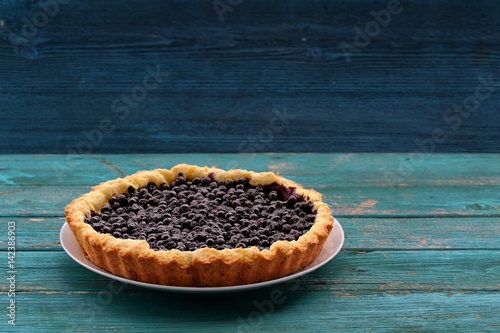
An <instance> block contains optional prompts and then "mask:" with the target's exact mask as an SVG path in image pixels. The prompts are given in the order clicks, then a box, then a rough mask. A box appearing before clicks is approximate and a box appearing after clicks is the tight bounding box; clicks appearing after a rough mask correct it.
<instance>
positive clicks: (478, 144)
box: [0, 0, 500, 153]
mask: <svg viewBox="0 0 500 333" xmlns="http://www.w3.org/2000/svg"><path fill="white" fill-rule="evenodd" d="M402 6H403V8H404V10H403V11H402V12H401V13H399V14H397V15H392V17H391V21H390V25H389V26H387V27H384V28H383V29H381V30H380V33H377V34H376V36H373V38H370V41H369V43H367V45H366V46H365V47H362V48H361V49H360V51H359V52H353V54H352V55H350V56H347V57H346V52H344V51H343V50H342V48H341V47H340V45H341V43H349V44H351V45H353V43H354V39H355V38H356V31H355V30H354V29H355V28H359V29H361V30H362V29H364V28H365V27H366V24H367V23H369V22H375V21H374V18H373V16H372V14H370V13H371V11H375V12H378V11H380V10H383V9H384V8H386V7H387V3H385V2H379V3H377V4H374V3H373V2H371V1H356V2H352V1H346V0H342V1H335V2H334V3H332V2H330V1H314V2H308V3H304V2H303V1H299V0H294V1H273V2H267V1H263V0H257V1H255V3H254V5H252V6H251V5H250V4H245V3H241V4H239V5H238V6H236V7H235V8H234V10H233V11H231V12H227V13H226V15H225V20H224V22H221V21H220V18H219V16H218V15H217V12H216V10H215V9H214V6H213V2H206V3H203V4H200V3H199V2H198V1H184V2H183V3H182V5H181V4H179V3H177V2H174V1H159V0H154V1H152V2H151V4H150V6H147V8H137V6H136V5H135V3H133V2H132V1H129V0H127V1H122V2H120V3H119V4H111V3H107V2H97V1H92V2H91V3H80V2H74V3H67V4H64V5H61V6H60V8H59V11H58V13H57V15H55V17H53V18H51V19H49V20H48V22H47V23H46V24H44V25H43V27H40V28H39V29H37V31H36V33H34V35H35V36H28V38H26V37H22V36H21V35H22V29H23V25H24V24H26V23H25V21H26V20H27V21H30V20H33V17H34V14H35V13H37V12H40V10H41V9H40V5H39V4H37V3H31V4H30V5H25V4H20V3H18V2H16V1H6V2H5V5H4V6H3V8H2V17H1V20H2V25H1V26H0V33H1V35H2V39H1V40H0V60H1V62H2V64H3V66H1V67H0V75H1V76H2V77H4V78H5V80H3V81H2V82H0V90H1V91H2V92H3V94H1V95H0V105H1V111H2V112H1V115H0V132H1V133H2V134H3V135H2V136H0V152H2V153H19V152H23V153H33V152H43V153H66V152H68V146H69V147H70V148H71V147H73V149H74V148H75V147H77V146H78V145H79V144H81V143H82V142H84V141H85V140H87V139H86V136H85V134H84V131H91V130H95V129H96V128H99V122H100V121H101V120H103V119H108V118H109V119H112V121H113V123H114V125H116V129H115V130H114V131H113V133H112V135H106V136H105V138H104V139H103V141H102V142H101V143H100V144H97V145H93V146H92V147H91V150H92V152H93V153H96V152H101V153H109V152H125V153H130V152H137V151H142V152H184V151H194V152H210V151H211V152H213V151H216V152H238V151H239V147H240V145H241V144H242V143H244V142H245V140H247V137H248V136H251V135H256V134H258V133H259V131H261V130H262V129H263V128H266V126H268V125H269V121H270V119H271V118H272V117H273V115H272V112H273V111H272V110H273V108H274V106H275V105H278V106H279V107H280V108H281V107H287V110H289V112H290V114H292V115H293V116H294V119H292V120H291V122H290V124H289V126H287V128H286V130H283V131H281V132H279V133H277V132H276V133H273V134H274V136H275V138H274V140H272V141H271V142H268V143H267V144H266V145H264V147H263V149H262V150H261V151H322V152H331V151H344V152H352V151H365V152H366V151H368V152H371V151H392V152H400V151H406V152H408V151H413V150H416V149H417V150H418V149H419V147H418V145H417V144H416V141H415V140H426V139H429V138H430V137H431V135H432V131H433V130H434V129H437V128H441V129H444V130H445V131H446V133H447V135H448V138H447V140H445V141H444V142H442V143H440V144H439V145H437V146H436V151H438V152H445V151H452V152H457V151H461V152H464V151H473V152H488V151H489V152H498V151H499V144H498V143H499V142H500V140H499V134H498V133H499V131H498V124H499V115H498V112H496V110H497V106H498V105H497V104H498V103H497V99H498V98H497V97H498V91H499V90H498V89H496V88H495V89H496V90H495V92H494V93H493V94H492V95H491V96H490V98H487V99H485V100H483V101H481V105H480V107H479V108H478V109H477V111H476V112H474V113H473V114H472V116H470V117H468V118H460V117H459V120H461V124H460V125H459V126H458V129H453V128H452V127H451V126H450V122H449V119H448V121H445V119H444V118H445V117H444V114H445V112H446V111H447V110H448V109H449V108H450V107H452V106H453V105H454V104H461V103H463V101H464V100H465V99H466V98H467V97H468V96H474V95H473V94H474V93H475V88H476V87H477V86H478V85H480V84H481V83H480V81H479V77H480V76H484V77H488V75H491V76H492V78H493V80H494V81H495V82H498V81H499V80H498V78H499V77H500V72H499V70H498V68H500V66H499V63H500V57H499V56H498V54H497V53H496V52H495V50H496V49H497V48H498V44H499V40H498V34H497V29H496V27H497V26H498V22H499V21H498V15H496V13H498V11H499V4H498V3H497V2H496V1H493V0H489V1H481V2H480V3H467V4H460V5H457V4H456V3H455V2H454V1H451V0H439V1H437V2H433V3H432V4H431V3H424V2H405V3H404V4H403V5H402ZM450 8H453V11H451V10H450ZM42 13H43V12H42ZM81 13H85V15H81ZM450 13H453V15H451V14H450ZM131 18H133V24H130V19H131ZM277 18H278V19H277ZM24 19H25V20H24ZM12 34H14V35H16V38H14V40H15V41H13V39H12ZM16 47H19V50H17V51H18V52H17V53H16V50H15V49H16ZM348 58H349V59H348ZM156 65H160V66H161V69H162V71H164V72H166V71H168V72H169V73H170V74H169V76H168V77H164V80H163V82H160V83H161V84H159V85H158V87H157V88H155V89H154V90H150V91H148V92H147V98H145V99H144V100H143V101H141V103H139V105H136V106H135V107H133V108H132V109H131V110H130V111H132V112H130V115H129V116H128V117H126V119H124V120H120V119H119V118H117V114H116V112H113V111H112V107H111V106H112V103H113V101H114V100H116V99H120V98H121V95H122V94H129V95H130V93H131V91H132V89H133V88H136V87H140V86H141V82H142V80H143V78H144V77H145V75H146V70H147V67H148V66H150V67H155V66H156ZM54 73H56V75H54ZM54 91H57V94H56V95H54V94H53V92H54ZM28 94H29V98H28ZM417 114H418V117H416V116H415V115H417ZM311 115H314V116H313V117H312V116H311ZM249 149H250V148H249V147H248V146H246V147H245V150H249Z"/></svg>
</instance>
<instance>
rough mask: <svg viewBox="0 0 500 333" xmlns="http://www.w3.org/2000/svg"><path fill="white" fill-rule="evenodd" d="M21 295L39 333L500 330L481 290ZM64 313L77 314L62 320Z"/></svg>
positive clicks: (489, 296) (491, 299) (492, 304)
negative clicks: (348, 293)
mask: <svg viewBox="0 0 500 333" xmlns="http://www.w3.org/2000/svg"><path fill="white" fill-rule="evenodd" d="M18 295H19V298H18V313H19V318H18V321H17V323H18V325H19V327H22V328H23V329H25V330H36V331H37V332H53V331H54V329H57V330H59V331H82V332H89V331H94V330H95V329H96V328H97V329H98V330H99V331H102V332H106V331H126V330H128V329H130V328H131V327H132V328H137V327H139V326H140V327H142V328H143V329H147V330H148V332H165V327H167V329H168V331H169V332H186V331H189V332H207V331H210V332H255V331H260V332H276V331H284V332H308V331H310V329H311V327H314V330H315V332H332V330H335V331H336V332H353V333H355V332H360V331H365V330H367V329H369V330H370V331H372V332H391V331H392V332H395V331H398V332H401V331H407V332H423V331H425V332H429V331H430V332H436V331H441V330H442V329H443V328H450V327H452V328H453V331H454V332H464V333H466V332H467V333H468V332H495V331H496V330H497V329H498V326H499V325H500V322H499V318H498V312H499V310H500V307H499V303H498V301H497V300H498V295H496V294H494V293H482V292H477V293H473V294H471V293H452V294H448V293H447V292H437V293H432V292H430V293H403V294H398V293H396V294H393V295H391V294H388V293H385V292H379V293H376V294H361V295H342V294H339V293H315V292H310V293H301V292H296V291H293V290H289V289H286V288H283V287H280V288H276V289H273V290H266V293H261V292H256V293H238V294H236V295H208V296H201V297H200V296H191V295H172V294H166V293H161V292H144V293H126V292H121V293H109V292H108V291H107V290H102V292H101V293H97V294H96V293H75V292H63V293H53V292H48V293H44V292H41V293H37V292H35V293H29V294H21V293H20V294H18ZM277 296H278V297H277ZM272 300H274V302H276V301H277V303H274V302H273V301H272ZM278 303H279V304H278ZM138 304H140V305H141V306H137V305H138ZM61 309H71V311H64V316H61ZM131 309H133V310H131ZM21 314H23V316H24V317H23V316H21ZM27 318H30V320H27ZM17 328H18V327H16V329H17ZM6 329H8V330H10V331H12V332H14V330H13V329H12V328H9V327H7V328H6Z"/></svg>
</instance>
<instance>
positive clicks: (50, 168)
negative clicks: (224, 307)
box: [0, 153, 500, 187]
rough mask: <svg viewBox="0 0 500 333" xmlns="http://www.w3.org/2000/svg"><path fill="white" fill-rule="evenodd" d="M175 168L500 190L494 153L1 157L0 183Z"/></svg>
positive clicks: (88, 181)
mask: <svg viewBox="0 0 500 333" xmlns="http://www.w3.org/2000/svg"><path fill="white" fill-rule="evenodd" d="M178 163H190V164H197V165H209V166H216V167H219V168H223V169H229V168H244V169H250V170H256V171H273V172H279V173H280V174H282V175H283V176H285V177H290V178H293V179H294V180H296V181H298V182H300V183H302V184H303V185H305V186H306V185H307V186H311V184H313V183H316V182H317V179H321V177H327V178H328V180H329V182H331V183H332V185H335V186H344V187H345V186H351V187H358V186H361V187H366V186H377V187H382V186H441V185H478V186H482V185H500V168H499V167H498V165H499V164H500V156H499V155H498V154H437V155H436V154H432V155H431V154H376V153H369V154H363V153H351V154H337V153H332V154H314V153H301V154H284V153H268V154H264V153H259V154H123V155H72V154H67V155H64V154H63V155H0V169H1V173H0V184H1V185H34V184H36V185H51V186H53V185H85V186H89V185H94V184H98V183H99V182H102V181H105V180H108V179H114V178H116V177H121V176H124V175H127V174H132V173H134V172H136V171H138V170H144V169H154V168H170V167H171V166H173V165H175V164H178ZM82 170H85V172H82Z"/></svg>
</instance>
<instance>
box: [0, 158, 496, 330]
mask: <svg viewBox="0 0 500 333" xmlns="http://www.w3.org/2000/svg"><path fill="white" fill-rule="evenodd" d="M180 162H188V163H194V164H200V165H212V166H218V167H222V168H225V167H244V168H247V169H252V170H257V171H264V170H271V171H275V172H280V173H281V174H282V175H284V176H286V177H289V178H292V179H293V180H295V181H297V182H299V183H301V184H302V185H303V186H305V187H312V188H315V189H317V190H318V191H320V192H321V193H322V194H323V196H324V200H325V201H326V202H327V203H328V204H329V205H330V206H331V208H332V210H333V214H334V216H335V217H336V218H337V219H338V221H339V222H340V223H341V225H342V226H343V228H344V231H345V243H344V246H343V248H342V250H341V252H340V253H339V254H338V255H337V256H336V257H335V258H334V259H333V260H332V261H331V262H329V263H328V264H326V265H325V266H323V267H321V268H320V269H318V270H317V271H314V272H312V273H310V274H307V275H305V276H303V277H300V278H298V279H297V280H293V281H291V282H287V283H283V284H278V285H274V286H269V287H265V288H261V289H256V290H252V291H244V292H236V293H227V294H205V295H193V294H183V293H171V292H162V291H154V290H149V289H143V288H140V287H136V286H132V285H124V284H118V283H115V282H114V280H110V279H108V278H106V277H103V276H100V275H98V274H96V273H93V272H91V271H89V270H87V269H85V268H83V267H82V266H80V265H79V264H77V263H76V262H74V261H73V260H72V259H71V258H70V257H69V256H68V255H67V254H66V253H65V252H64V251H63V249H62V247H61V244H60V242H59V231H60V229H61V227H62V225H63V224H64V215H63V210H64V206H65V205H66V204H67V203H68V202H69V201H70V200H71V199H72V198H75V197H77V196H79V195H81V194H83V193H85V192H87V191H89V190H90V187H91V186H92V185H95V184H97V183H99V182H102V181H105V180H108V179H113V178H116V177H120V176H124V175H126V174H131V173H133V172H135V171H137V170H139V169H149V168H157V167H167V168H168V167H170V166H172V165H174V164H176V163H180ZM499 165H500V155H498V154H477V155H475V154H443V155H440V154H439V155H423V154H422V155H415V154H247V155H244V154H168V155H2V156H1V157H0V168H1V170H2V171H1V173H0V225H1V228H2V231H1V233H0V234H1V237H0V246H1V249H0V250H1V253H2V255H1V256H2V258H3V259H2V261H3V262H2V263H1V266H2V267H3V270H4V276H6V277H7V278H10V277H14V278H15V281H14V280H12V281H9V280H7V282H6V280H4V282H3V283H2V292H1V293H2V296H1V302H0V304H1V306H0V308H1V309H2V310H1V312H2V313H3V314H2V318H3V319H2V322H1V323H0V325H1V329H0V330H1V331H12V332H14V331H17V332H21V331H22V332H35V331H36V332H59V331H61V332H62V331H81V332H93V331H99V332H104V331H142V332H156V331H158V332H166V331H167V332H173V331H183V332H208V331H214V332H246V331H248V332H254V331H268V332H269V331H272V332H295V331H315V332H332V331H335V332H366V331H370V332H448V331H453V332H498V331H499V330H500V301H499V300H500V293H499V291H500V256H499V254H500V198H499V196H498V193H499V186H500V167H499ZM9 227H10V230H11V231H12V230H13V229H14V227H15V235H14V236H15V258H11V259H13V260H10V262H9V256H8V231H9ZM11 236H12V235H11ZM11 245H12V244H11ZM9 264H13V265H14V266H13V267H11V268H9ZM12 270H14V271H15V272H14V273H11V272H10V271H12ZM10 282H12V283H10ZM14 287H15V288H14ZM9 289H11V291H10V292H9ZM14 289H15V290H14ZM276 295H280V297H278V298H277V297H276ZM10 300H15V303H14V304H15V309H13V310H9V309H7V307H8V306H10V305H9V304H10V303H9V302H10ZM11 312H12V313H14V314H15V322H14V323H15V324H16V325H15V326H12V325H11V324H9V323H8V320H11V319H9V317H8V315H9V314H10V313H11Z"/></svg>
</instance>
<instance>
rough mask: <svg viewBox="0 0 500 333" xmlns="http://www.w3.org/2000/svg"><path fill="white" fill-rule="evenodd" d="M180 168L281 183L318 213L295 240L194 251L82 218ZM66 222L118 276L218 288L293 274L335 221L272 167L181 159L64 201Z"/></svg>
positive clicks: (167, 179) (314, 196)
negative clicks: (107, 229) (103, 228)
mask: <svg viewBox="0 0 500 333" xmlns="http://www.w3.org/2000/svg"><path fill="white" fill-rule="evenodd" d="M179 173H182V174H183V175H184V176H185V177H186V178H187V179H192V178H194V177H204V176H207V175H209V174H211V175H212V176H213V177H214V179H216V180H227V179H236V178H250V184H251V185H268V184H272V183H279V184H281V185H284V186H285V187H288V188H295V192H296V193H297V194H299V195H302V196H304V197H305V198H306V199H307V200H308V201H311V202H313V204H314V205H313V209H314V210H315V211H316V212H317V215H316V220H315V222H314V224H313V226H312V227H311V229H310V230H309V231H308V232H307V233H305V234H304V235H302V236H301V237H300V238H299V239H298V240H297V241H291V242H290V241H277V242H275V243H273V244H272V245H271V247H270V248H269V249H266V250H258V249H257V248H256V247H250V248H237V249H224V250H216V249H213V248H202V249H198V250H195V251H179V250H168V251H155V250H152V249H151V248H150V246H149V244H148V243H147V242H146V241H145V240H132V239H118V238H115V237H113V236H111V235H108V234H101V233H98V232H96V231H95V230H94V229H93V228H92V227H91V226H90V225H89V224H87V223H85V222H84V217H85V216H89V215H90V212H91V211H97V212H99V211H100V210H101V208H102V206H104V204H106V203H107V202H108V200H109V198H111V197H112V196H113V195H118V194H121V193H125V192H127V189H128V188H129V186H133V187H134V188H135V189H138V188H141V187H144V186H146V185H147V184H148V183H151V182H153V183H155V184H156V185H160V184H162V183H171V182H173V181H174V180H175V178H176V177H177V175H178V174H179ZM65 213H66V221H67V222H68V224H69V226H70V228H71V230H72V232H73V234H74V235H75V237H76V239H77V241H78V243H79V244H80V246H81V248H82V250H83V252H84V254H85V256H86V257H87V258H88V259H89V260H90V261H92V262H93V263H94V264H96V265H97V266H99V267H101V268H103V269H105V270H107V271H109V272H111V273H113V274H116V275H119V276H122V277H125V278H128V279H133V280H137V281H142V282H148V283H154V284H161V285H170V286H189V287H219V286H231V285H243V284H249V283H256V282H261V281H268V280H272V279H276V278H280V277H284V276H287V275H289V274H292V273H294V272H296V271H298V270H300V269H302V268H304V267H306V266H307V265H309V264H310V263H311V262H312V261H313V260H314V259H315V258H316V257H317V255H318V254H319V252H320V251H321V248H322V247H323V244H324V243H325V241H326V239H327V238H328V235H329V233H330V231H331V229H332V226H333V217H332V215H331V211H330V208H329V207H328V206H327V205H326V204H325V203H323V202H322V201H321V194H319V193H318V192H316V191H314V190H306V189H303V188H302V186H301V185H299V184H297V183H295V182H293V181H291V180H289V179H286V178H284V177H281V176H278V175H276V174H274V173H272V172H261V173H256V172H253V171H246V170H228V171H224V170H221V169H217V168H209V167H198V166H194V165H188V164H179V165H176V166H174V167H173V168H172V169H170V170H165V169H155V170H151V171H139V172H137V173H135V174H133V175H131V176H127V177H125V178H118V179H115V180H111V181H107V182H104V183H101V184H100V185H98V186H95V187H93V189H92V191H91V192H89V193H87V194H84V195H82V196H81V197H80V198H77V199H75V200H73V201H72V202H71V203H70V204H69V205H67V206H66V209H65Z"/></svg>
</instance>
